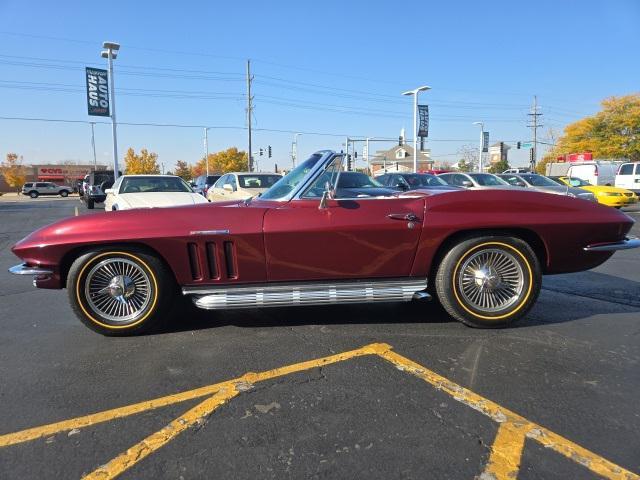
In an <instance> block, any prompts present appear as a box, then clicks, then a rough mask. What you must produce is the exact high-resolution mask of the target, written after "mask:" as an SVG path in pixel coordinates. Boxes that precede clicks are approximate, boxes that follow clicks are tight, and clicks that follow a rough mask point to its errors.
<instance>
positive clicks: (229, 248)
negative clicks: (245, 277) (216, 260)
mask: <svg viewBox="0 0 640 480" xmlns="http://www.w3.org/2000/svg"><path fill="white" fill-rule="evenodd" d="M224 264H225V267H226V270H227V272H226V273H227V278H238V271H237V268H236V248H235V245H234V244H233V242H224Z"/></svg>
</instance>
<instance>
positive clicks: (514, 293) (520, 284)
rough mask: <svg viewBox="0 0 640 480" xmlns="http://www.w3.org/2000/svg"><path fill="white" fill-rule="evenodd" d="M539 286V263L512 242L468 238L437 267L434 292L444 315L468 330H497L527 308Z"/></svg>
mask: <svg viewBox="0 0 640 480" xmlns="http://www.w3.org/2000/svg"><path fill="white" fill-rule="evenodd" d="M541 283H542V273H541V269H540V262H539V261H538V258H537V257H536V255H535V253H534V252H533V250H532V249H531V247H530V246H529V244H528V243H526V242H525V241H524V240H522V239H520V238H516V237H508V236H493V235H492V236H483V237H474V238H468V239H466V240H463V241H461V242H460V243H458V244H457V245H455V246H453V248H451V249H450V250H449V252H448V253H447V254H446V255H445V256H444V258H443V260H442V262H441V263H440V265H439V267H438V271H437V275H436V279H435V287H436V292H437V294H438V298H439V300H440V303H441V304H442V306H443V307H444V308H445V310H446V311H447V312H448V313H449V314H450V315H451V316H452V317H454V318H455V319H456V320H459V321H461V322H463V323H465V324H466V325H469V326H471V327H482V328H499V327H504V326H507V325H509V324H511V323H513V322H515V321H516V320H518V319H520V318H522V317H523V316H524V315H526V313H527V312H528V311H529V310H530V309H531V307H532V306H533V304H534V303H535V301H536V299H537V298H538V294H539V293H540V286H541Z"/></svg>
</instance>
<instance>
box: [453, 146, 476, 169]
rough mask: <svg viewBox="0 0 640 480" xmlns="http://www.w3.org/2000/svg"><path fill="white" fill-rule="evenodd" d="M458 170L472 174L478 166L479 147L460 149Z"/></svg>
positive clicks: (463, 147)
mask: <svg viewBox="0 0 640 480" xmlns="http://www.w3.org/2000/svg"><path fill="white" fill-rule="evenodd" d="M457 153H458V157H459V158H460V160H458V170H460V171H462V172H471V171H473V170H475V168H476V165H477V164H478V147H477V146H474V145H463V146H462V147H460V148H459V149H458V152H457Z"/></svg>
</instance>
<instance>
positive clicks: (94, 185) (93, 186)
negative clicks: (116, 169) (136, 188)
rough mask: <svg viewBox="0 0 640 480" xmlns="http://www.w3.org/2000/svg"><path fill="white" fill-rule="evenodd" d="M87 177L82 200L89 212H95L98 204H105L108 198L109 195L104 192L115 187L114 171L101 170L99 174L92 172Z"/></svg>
mask: <svg viewBox="0 0 640 480" xmlns="http://www.w3.org/2000/svg"><path fill="white" fill-rule="evenodd" d="M120 175H122V174H120ZM87 177H88V178H87ZM87 177H85V180H84V182H83V183H84V184H85V187H84V194H83V196H82V199H83V200H84V201H85V203H86V204H87V208H88V209H89V210H93V209H94V208H95V204H96V202H97V203H101V202H104V201H105V199H106V198H107V194H106V193H104V191H105V190H106V189H107V188H111V186H112V185H113V182H114V178H113V170H99V171H97V172H91V173H90V174H89V175H87Z"/></svg>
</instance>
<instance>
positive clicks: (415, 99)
mask: <svg viewBox="0 0 640 480" xmlns="http://www.w3.org/2000/svg"><path fill="white" fill-rule="evenodd" d="M423 90H431V87H428V86H427V85H424V86H422V87H418V88H414V89H413V90H409V91H406V92H403V93H402V95H407V96H409V95H413V172H414V173H418V93H420V92H422V91H423Z"/></svg>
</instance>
